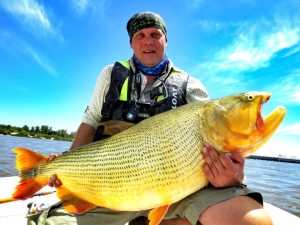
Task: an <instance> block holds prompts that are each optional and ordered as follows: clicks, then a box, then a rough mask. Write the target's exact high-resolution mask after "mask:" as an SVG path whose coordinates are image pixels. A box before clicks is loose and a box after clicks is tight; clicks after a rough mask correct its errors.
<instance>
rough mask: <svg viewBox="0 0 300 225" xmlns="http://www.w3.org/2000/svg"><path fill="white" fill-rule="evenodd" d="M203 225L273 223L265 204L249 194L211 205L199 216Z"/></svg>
mask: <svg viewBox="0 0 300 225" xmlns="http://www.w3.org/2000/svg"><path fill="white" fill-rule="evenodd" d="M199 221H200V223H201V224H203V225H221V224H222V225H226V224H228V225H229V224H230V225H231V224H235V225H240V224H241V225H242V224H243V225H272V224H273V223H272V220H271V218H270V217H269V215H268V214H267V212H266V211H265V210H264V208H263V206H262V205H261V204H260V203H258V202H257V201H255V200H254V199H252V198H250V197H247V196H238V197H234V198H231V199H228V200H226V201H223V202H219V203H217V204H215V205H212V206H209V207H208V208H207V209H205V210H204V211H203V212H202V213H201V214H200V216H199Z"/></svg>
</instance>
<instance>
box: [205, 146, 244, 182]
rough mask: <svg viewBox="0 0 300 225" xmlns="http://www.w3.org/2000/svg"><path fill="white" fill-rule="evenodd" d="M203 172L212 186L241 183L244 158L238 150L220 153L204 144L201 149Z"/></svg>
mask: <svg viewBox="0 0 300 225" xmlns="http://www.w3.org/2000/svg"><path fill="white" fill-rule="evenodd" d="M202 154H203V157H204V160H205V162H206V163H205V164H204V174H205V175H206V177H207V179H208V181H209V182H210V183H211V184H212V185H213V186H214V187H229V186H235V185H239V184H241V183H242V181H243V178H244V164H245V159H244V157H243V156H242V154H241V153H239V152H231V153H221V154H218V152H217V151H216V150H215V149H213V148H212V147H211V146H209V145H206V146H204V147H203V149H202Z"/></svg>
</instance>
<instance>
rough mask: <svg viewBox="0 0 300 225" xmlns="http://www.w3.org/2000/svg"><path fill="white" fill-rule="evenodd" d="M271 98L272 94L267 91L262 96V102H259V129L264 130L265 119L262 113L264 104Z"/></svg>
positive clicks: (257, 126)
mask: <svg viewBox="0 0 300 225" xmlns="http://www.w3.org/2000/svg"><path fill="white" fill-rule="evenodd" d="M270 98H271V94H270V93H268V92H265V93H264V94H262V96H261V102H260V104H258V109H257V119H256V128H257V129H258V130H259V131H262V130H263V127H264V119H263V117H262V115H261V110H262V106H263V105H264V104H265V103H266V102H267V101H269V99H270Z"/></svg>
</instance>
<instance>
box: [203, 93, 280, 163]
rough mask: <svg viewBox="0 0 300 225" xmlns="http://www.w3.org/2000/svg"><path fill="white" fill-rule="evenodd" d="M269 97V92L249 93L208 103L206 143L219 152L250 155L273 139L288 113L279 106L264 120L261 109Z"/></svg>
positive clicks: (204, 112) (206, 110)
mask: <svg viewBox="0 0 300 225" xmlns="http://www.w3.org/2000/svg"><path fill="white" fill-rule="evenodd" d="M270 97H271V94H270V93H268V92H248V93H243V94H238V95H231V96H226V97H224V98H220V99H216V100H213V101H208V103H207V104H206V106H205V107H204V110H203V114H204V115H205V116H204V123H205V125H204V130H205V136H206V139H207V142H208V143H209V144H211V145H212V146H213V147H214V148H215V149H217V150H219V151H225V152H232V151H239V152H241V153H242V154H243V156H245V157H246V156H249V155H251V154H252V153H253V152H255V151H256V150H257V149H258V148H259V147H260V146H261V145H263V144H264V143H265V142H266V141H267V140H268V139H269V138H270V137H271V136H272V134H273V133H274V132H275V131H276V129H277V128H278V126H279V125H280V123H281V122H282V120H283V118H284V116H285V114H286V110H285V108H284V107H282V106H279V107H277V108H276V109H275V110H273V112H271V113H270V114H269V115H268V116H267V117H266V118H265V119H263V117H262V115H261V109H262V106H263V104H264V103H266V102H267V101H268V100H269V99H270Z"/></svg>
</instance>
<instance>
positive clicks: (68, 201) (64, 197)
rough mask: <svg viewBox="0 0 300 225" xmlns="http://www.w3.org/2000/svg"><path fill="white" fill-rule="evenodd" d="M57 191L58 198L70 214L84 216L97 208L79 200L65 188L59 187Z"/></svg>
mask: <svg viewBox="0 0 300 225" xmlns="http://www.w3.org/2000/svg"><path fill="white" fill-rule="evenodd" d="M56 191H57V196H58V197H59V198H60V199H61V201H62V204H63V208H64V209H65V210H66V211H68V212H70V213H73V214H82V213H85V212H87V211H90V210H92V209H94V208H96V207H97V206H96V205H94V204H92V203H90V202H87V201H84V200H82V199H79V198H78V197H76V196H75V195H73V194H72V193H71V192H70V191H69V190H68V189H66V188H64V187H63V186H60V187H58V188H57V190H56Z"/></svg>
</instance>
